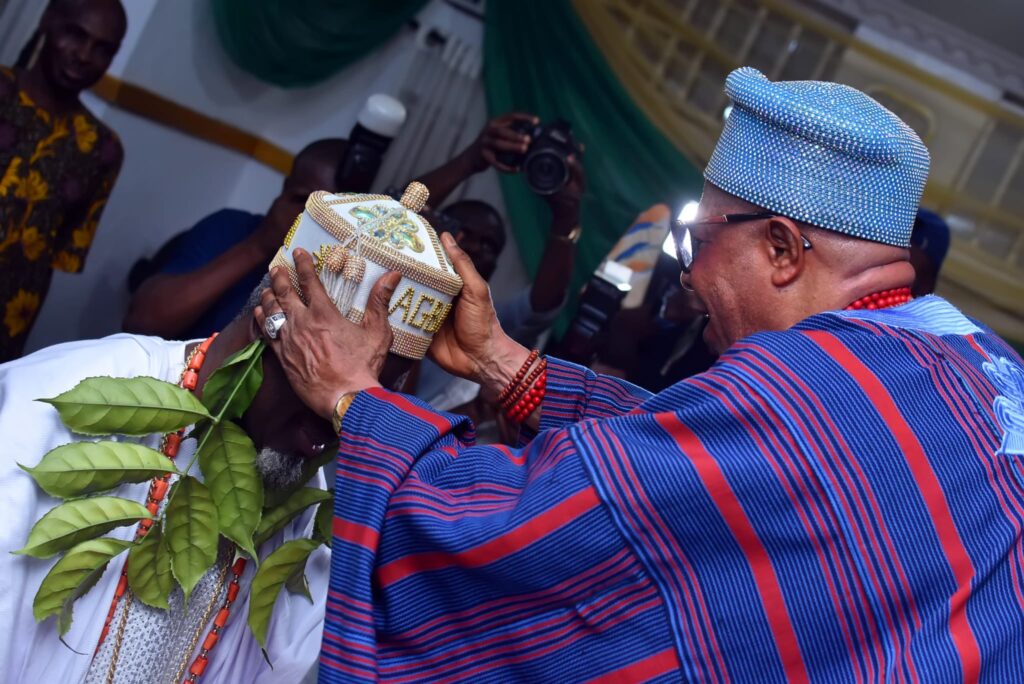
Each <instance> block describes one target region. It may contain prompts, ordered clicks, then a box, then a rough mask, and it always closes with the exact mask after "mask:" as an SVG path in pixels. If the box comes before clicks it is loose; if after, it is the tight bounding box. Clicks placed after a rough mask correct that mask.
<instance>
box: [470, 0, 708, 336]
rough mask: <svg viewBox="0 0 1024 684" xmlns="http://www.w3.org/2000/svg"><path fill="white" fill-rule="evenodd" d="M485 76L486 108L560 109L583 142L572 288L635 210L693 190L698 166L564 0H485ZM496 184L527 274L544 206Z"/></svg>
mask: <svg viewBox="0 0 1024 684" xmlns="http://www.w3.org/2000/svg"><path fill="white" fill-rule="evenodd" d="M484 85H485V88H486V91H487V104H488V109H489V111H490V113H491V114H492V115H498V114H500V113H502V112H505V111H513V110H516V111H526V112H533V113H535V114H537V115H538V116H539V117H541V119H542V120H543V121H547V120H550V119H552V118H555V117H558V116H561V117H563V118H565V119H567V120H568V121H570V122H571V123H572V126H573V132H574V135H576V137H577V138H578V139H579V140H580V141H582V142H583V143H584V144H585V145H586V153H585V154H584V155H583V166H584V169H585V170H586V173H587V191H586V194H585V197H584V201H583V207H582V217H581V223H582V226H583V237H582V239H581V240H580V243H579V252H578V258H577V263H576V272H575V274H574V284H573V289H572V292H573V293H575V292H577V291H578V289H579V286H580V285H582V284H583V282H585V280H586V279H587V278H588V277H589V275H590V274H591V273H592V272H593V270H594V269H595V268H596V267H597V265H598V263H600V261H601V259H603V258H604V257H605V256H606V255H607V253H608V251H609V250H610V249H611V247H612V246H613V245H614V244H615V242H616V241H617V240H618V239H619V237H620V236H621V235H622V234H623V233H624V232H625V231H626V229H627V228H628V227H629V225H630V223H631V222H632V220H633V218H634V217H635V216H636V215H637V214H638V213H639V212H640V211H642V210H643V209H646V208H647V207H649V206H651V205H652V204H655V203H657V202H669V203H670V204H672V205H676V203H677V202H678V201H679V200H681V199H684V198H693V199H696V198H698V197H699V196H700V190H701V186H702V184H703V180H702V176H701V173H700V171H698V170H697V169H696V168H694V167H693V165H692V164H690V162H688V161H687V160H686V159H685V158H684V157H683V156H682V154H680V152H679V151H678V149H677V148H676V147H675V146H674V145H673V144H672V143H671V142H669V140H668V139H667V138H665V136H664V135H662V133H661V132H660V131H659V130H658V129H657V128H656V127H655V126H654V125H653V124H652V123H651V122H650V121H649V120H648V119H647V118H646V117H645V116H644V115H643V113H642V112H641V111H640V110H639V109H638V107H637V106H636V104H634V102H633V101H632V100H631V99H630V98H629V96H628V95H627V94H626V91H625V90H624V89H623V87H622V84H621V83H619V81H618V80H617V79H616V77H615V75H614V74H613V73H612V71H611V69H610V68H609V66H608V64H607V62H606V61H605V60H604V58H603V57H602V55H601V53H600V51H599V50H598V49H597V47H596V46H595V44H594V42H593V41H592V39H591V38H590V35H589V34H588V33H587V30H586V28H585V27H584V26H583V24H582V23H581V22H580V19H579V18H578V17H577V16H576V13H575V11H574V10H573V7H572V3H571V2H570V0H545V1H544V2H539V1H537V0H521V1H518V2H514V1H510V0H488V3H487V16H486V33H485V40H484ZM502 193H503V195H504V198H505V204H506V207H507V210H508V216H509V220H510V222H511V224H512V231H513V234H514V236H515V239H516V242H517V243H518V245H519V250H520V252H521V254H522V258H523V262H524V264H525V266H526V268H527V271H528V272H529V273H530V274H531V275H532V274H534V273H535V271H536V268H537V264H538V262H539V261H540V257H541V253H542V252H543V249H544V243H545V240H546V235H547V230H548V226H549V223H550V212H549V211H548V209H547V206H546V205H545V204H544V202H543V201H542V200H541V199H540V198H538V197H537V196H536V195H534V194H533V193H531V192H530V190H529V189H528V188H527V187H526V183H525V182H524V181H523V179H522V178H521V177H519V176H502ZM568 308H569V309H570V310H571V309H573V308H574V307H568ZM566 322H567V320H565V319H563V321H562V327H563V328H564V325H565V323H566Z"/></svg>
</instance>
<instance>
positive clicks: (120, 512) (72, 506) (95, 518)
mask: <svg viewBox="0 0 1024 684" xmlns="http://www.w3.org/2000/svg"><path fill="white" fill-rule="evenodd" d="M152 517H153V516H151V515H150V514H149V511H147V510H146V507H145V506H143V505H142V504H140V503H137V502H135V501H131V500H129V499H122V498H120V497H116V496H97V497H93V498H91V499H76V500H74V501H66V502H64V503H62V504H61V505H59V506H57V507H56V508H52V509H50V511H49V512H47V513H46V515H44V516H43V517H42V518H40V519H39V522H37V523H36V524H35V525H34V526H33V527H32V531H31V532H29V534H28V541H27V542H25V547H24V548H22V549H19V550H17V551H15V552H14V553H16V554H24V555H26V556H33V557H35V558H49V557H50V556H52V555H53V554H55V553H59V552H61V551H63V550H65V549H69V548H71V547H72V546H74V545H75V544H78V543H79V542H83V541H85V540H86V539H92V538H94V537H98V536H100V535H101V534H105V533H107V532H109V531H110V530H112V529H114V528H115V527H121V526H122V525H131V524H132V523H136V522H138V521H139V520H142V519H143V518H152Z"/></svg>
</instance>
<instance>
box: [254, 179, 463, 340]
mask: <svg viewBox="0 0 1024 684" xmlns="http://www.w3.org/2000/svg"><path fill="white" fill-rule="evenodd" d="M427 197H428V191H427V188H426V187H425V186H424V185H423V184H422V183H417V182H413V183H411V184H410V185H409V187H408V188H406V190H405V193H404V194H403V195H402V198H401V200H400V201H398V202H396V201H395V200H394V199H392V198H391V197H388V196H387V195H362V194H353V193H340V194H336V195H335V194H331V193H328V192H323V191H320V192H314V193H313V194H312V195H310V196H309V199H308V200H307V201H306V210H305V211H304V212H302V214H300V215H299V216H298V218H296V219H295V224H294V225H293V226H292V229H291V230H290V231H289V232H288V235H287V237H285V242H284V245H283V246H282V247H281V249H280V250H278V253H277V255H276V256H275V257H274V259H273V261H271V263H270V267H271V268H273V267H274V266H282V267H284V268H286V269H287V270H288V273H289V275H290V276H291V279H292V284H293V285H294V286H295V288H296V290H299V293H300V294H302V293H301V290H300V289H299V286H298V278H297V276H296V273H295V266H294V260H293V258H292V252H293V250H294V249H295V248H297V247H301V248H302V249H304V250H306V251H307V252H309V253H310V254H312V255H313V258H314V262H315V264H316V269H317V272H318V273H319V275H320V280H321V281H322V282H323V283H324V287H325V288H326V289H327V292H328V294H330V296H331V298H332V299H333V300H334V303H335V304H336V305H337V306H338V310H339V311H341V313H342V314H343V315H344V316H345V317H346V318H348V319H349V320H351V321H353V322H356V323H358V322H360V321H362V319H363V314H364V311H365V309H366V301H367V299H368V298H369V295H370V290H371V288H372V287H373V284H374V283H376V282H377V279H378V278H379V277H380V276H382V275H383V274H384V273H386V272H388V271H398V272H400V273H401V274H402V279H401V281H400V282H399V284H398V287H397V288H396V289H395V293H394V295H393V296H392V299H391V302H390V304H389V306H388V313H389V316H388V322H389V323H390V324H391V331H392V332H393V333H394V340H393V342H392V344H391V351H392V352H393V353H395V354H398V355H399V356H404V357H406V358H410V359H421V358H423V356H425V355H426V353H427V348H428V347H429V346H430V342H431V341H432V340H433V337H434V333H436V332H437V330H438V329H439V328H440V327H441V324H442V323H444V320H445V318H446V317H447V316H448V313H449V312H450V311H451V306H452V299H453V298H454V297H455V296H456V295H458V294H459V292H460V291H461V290H462V279H461V278H459V276H458V274H457V273H456V272H455V269H454V268H453V267H452V265H451V263H450V262H449V261H448V257H447V255H446V254H445V253H444V249H443V248H442V247H441V243H440V242H439V241H438V239H437V233H436V232H434V229H433V228H432V227H431V225H430V224H429V223H428V222H427V221H426V219H424V218H423V217H422V216H420V215H419V214H418V213H417V212H418V211H419V210H421V209H422V208H423V206H424V205H425V204H426V201H427Z"/></svg>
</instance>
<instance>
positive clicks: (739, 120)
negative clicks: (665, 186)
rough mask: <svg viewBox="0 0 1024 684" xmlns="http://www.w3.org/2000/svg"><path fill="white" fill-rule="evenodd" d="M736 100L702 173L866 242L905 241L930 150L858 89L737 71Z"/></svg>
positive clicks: (731, 83)
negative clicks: (775, 78) (772, 77)
mask: <svg viewBox="0 0 1024 684" xmlns="http://www.w3.org/2000/svg"><path fill="white" fill-rule="evenodd" d="M725 93H726V95H728V96H729V98H730V99H731V100H732V101H733V109H732V113H731V114H730V115H729V118H728V119H727V120H726V123H725V127H724V129H723V130H722V135H721V137H720V138H719V140H718V145H717V146H716V147H715V151H714V154H712V156H711V161H710V162H708V166H707V168H706V169H705V170H704V177H705V178H706V179H707V180H708V182H710V183H711V184H712V185H715V186H717V187H718V188H721V189H722V190H725V191H726V192H728V193H730V194H733V195H736V196H737V197H740V198H742V199H745V200H747V201H748V202H752V203H754V204H756V205H758V206H760V207H763V208H765V209H767V210H768V211H773V212H777V213H778V214H780V215H782V216H787V217H789V218H792V219H795V220H798V221H803V222H804V223H808V224H810V225H813V226H818V227H820V228H827V229H829V230H834V231H837V232H840V233H846V234H847V235H853V236H855V237H858V238H863V239H865V240H872V241H874V242H881V243H885V244H888V245H895V246H897V247H908V246H909V245H910V233H911V229H912V228H913V225H914V217H915V215H916V213H917V207H918V203H919V202H920V201H921V193H922V192H923V191H924V185H925V181H926V180H927V179H928V166H929V155H928V149H927V148H926V147H925V146H924V143H922V142H921V139H920V138H919V137H918V136H917V134H916V133H915V132H914V131H913V130H912V129H911V128H910V127H909V126H907V124H905V123H904V122H903V121H902V120H901V119H900V118H899V117H898V116H896V115H895V114H893V113H892V112H890V111H889V110H888V109H886V108H885V107H883V106H882V105H880V104H878V102H876V101H875V100H873V99H871V98H870V97H868V96H867V95H865V94H864V93H862V92H860V91H859V90H855V89H854V88H850V87H849V86H845V85H842V84H839V83H828V82H824V81H779V82H775V83H773V82H771V81H769V80H768V79H767V78H765V76H764V75H763V74H762V73H761V72H760V71H758V70H757V69H754V68H751V67H742V68H740V69H736V70H735V71H733V72H732V73H731V74H729V77H728V78H727V79H726V82H725Z"/></svg>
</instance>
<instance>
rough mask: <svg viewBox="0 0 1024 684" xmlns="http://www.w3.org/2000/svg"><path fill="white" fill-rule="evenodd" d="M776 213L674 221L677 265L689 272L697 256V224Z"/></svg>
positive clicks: (807, 244)
mask: <svg viewBox="0 0 1024 684" xmlns="http://www.w3.org/2000/svg"><path fill="white" fill-rule="evenodd" d="M776 216H778V214H772V213H770V212H765V211H761V212H753V213H747V214H720V215H718V216H706V217H704V218H702V219H700V220H698V221H689V222H687V223H683V222H682V221H676V222H675V223H674V224H673V225H672V239H673V240H674V241H675V243H676V258H677V259H678V260H679V267H680V268H681V269H683V273H689V272H690V270H691V269H692V268H693V261H694V259H696V258H697V251H698V248H699V246H700V244H701V242H703V241H702V240H698V239H696V238H694V237H693V235H692V233H693V229H694V228H696V227H698V226H706V225H717V224H726V223H743V222H744V221H758V220H760V219H770V218H775V217H776ZM800 239H801V240H803V241H804V249H811V247H812V246H813V245H811V242H810V240H808V239H807V238H806V237H804V236H803V235H801V236H800Z"/></svg>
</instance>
